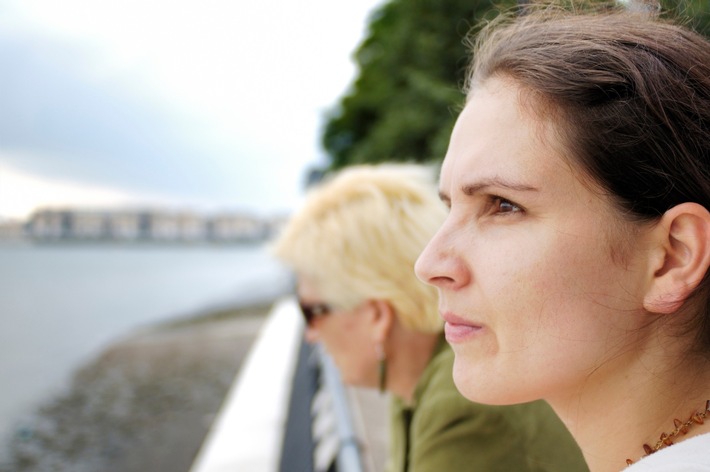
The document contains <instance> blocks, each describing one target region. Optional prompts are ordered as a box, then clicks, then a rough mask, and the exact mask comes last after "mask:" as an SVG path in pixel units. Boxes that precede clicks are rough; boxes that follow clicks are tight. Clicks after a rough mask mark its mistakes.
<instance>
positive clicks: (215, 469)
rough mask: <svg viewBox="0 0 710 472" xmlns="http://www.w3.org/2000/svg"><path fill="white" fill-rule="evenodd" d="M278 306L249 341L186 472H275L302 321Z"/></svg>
mask: <svg viewBox="0 0 710 472" xmlns="http://www.w3.org/2000/svg"><path fill="white" fill-rule="evenodd" d="M294 308H295V307H294V303H293V301H292V300H284V301H281V302H279V303H277V304H276V305H275V307H274V309H273V310H272V312H271V313H270V314H269V317H268V318H267V320H266V322H265V324H264V326H263V328H262V330H261V331H260V333H259V335H258V337H257V338H256V340H255V341H254V345H253V347H252V348H251V350H250V352H249V355H248V356H247V358H246V359H245V361H244V363H243V364H242V368H241V369H240V373H239V375H238V376H237V379H236V382H235V383H234V385H233V386H232V389H231V390H230V391H229V393H228V394H227V397H226V398H225V401H224V403H223V406H222V409H221V411H220V413H219V414H218V416H217V419H216V420H215V422H214V424H213V425H212V429H211V430H210V432H209V433H208V435H207V438H206V439H205V442H204V444H203V446H202V448H201V450H200V452H199V454H198V456H197V458H196V460H195V463H194V464H193V467H192V469H191V472H228V471H229V472H234V471H249V472H275V471H276V470H277V469H278V464H279V459H280V456H281V446H282V438H283V430H284V424H285V422H286V417H287V413H288V411H287V410H288V405H289V396H290V394H291V381H292V378H293V373H294V370H295V367H296V360H297V358H298V356H297V352H298V349H299V347H300V344H301V339H302V335H303V334H302V333H303V321H302V318H301V317H300V316H297V313H296V312H295V310H294Z"/></svg>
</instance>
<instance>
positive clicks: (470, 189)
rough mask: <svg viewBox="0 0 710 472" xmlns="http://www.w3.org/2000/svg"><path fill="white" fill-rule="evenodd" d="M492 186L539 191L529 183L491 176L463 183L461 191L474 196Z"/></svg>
mask: <svg viewBox="0 0 710 472" xmlns="http://www.w3.org/2000/svg"><path fill="white" fill-rule="evenodd" d="M490 187H494V188H501V189H506V190H513V191H516V192H537V191H539V189H538V188H537V187H533V186H531V185H527V184H522V183H518V182H513V181H509V180H505V179H501V178H498V177H496V178H491V179H482V180H480V181H478V182H474V183H470V184H463V185H462V186H461V193H463V194H464V195H466V196H469V197H470V196H473V195H475V194H477V193H479V192H482V191H483V190H486V189H488V188H490Z"/></svg>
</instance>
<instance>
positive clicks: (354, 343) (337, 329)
mask: <svg viewBox="0 0 710 472" xmlns="http://www.w3.org/2000/svg"><path fill="white" fill-rule="evenodd" d="M298 297H299V299H300V300H301V303H303V304H306V305H309V304H320V303H323V302H324V297H323V296H322V294H321V293H319V291H318V290H317V288H316V287H315V285H314V284H313V283H312V282H311V281H310V280H309V279H307V278H304V277H299V280H298ZM369 308H370V306H369V304H367V303H363V304H361V305H358V306H357V307H355V308H353V309H352V310H342V309H335V310H334V311H332V312H330V313H328V314H326V315H323V316H319V317H315V318H314V319H313V321H312V322H311V323H310V325H309V326H307V327H306V334H305V335H306V340H307V341H308V342H312V343H313V342H319V343H321V344H322V345H323V347H324V348H325V350H326V351H327V352H328V354H329V355H330V357H331V358H332V359H333V362H334V363H335V365H336V366H337V367H338V370H339V371H340V375H341V377H342V379H343V381H344V382H345V383H347V384H349V385H355V386H359V387H375V386H377V362H378V361H377V355H376V351H375V347H374V344H373V342H372V333H371V330H370V328H369V325H368V323H367V317H366V316H365V311H366V310H368V309H369Z"/></svg>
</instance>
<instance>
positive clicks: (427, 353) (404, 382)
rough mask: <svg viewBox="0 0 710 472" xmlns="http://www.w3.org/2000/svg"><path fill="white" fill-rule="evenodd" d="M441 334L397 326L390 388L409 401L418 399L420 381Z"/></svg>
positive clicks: (390, 362) (389, 364)
mask: <svg viewBox="0 0 710 472" xmlns="http://www.w3.org/2000/svg"><path fill="white" fill-rule="evenodd" d="M440 338H441V336H440V335H438V334H429V333H420V332H415V331H407V330H404V329H399V330H394V332H393V333H392V336H391V338H390V340H389V342H390V343H391V344H392V345H391V348H390V349H388V352H389V353H391V354H389V355H388V359H387V390H389V391H390V392H391V393H392V394H393V395H395V396H397V397H399V398H400V399H402V401H404V402H405V403H406V404H412V402H413V401H414V392H415V389H416V387H417V383H418V382H419V379H420V378H421V376H422V374H423V373H424V370H425V369H426V367H427V365H428V364H429V361H430V360H431V356H432V355H433V353H434V349H435V348H436V345H437V344H438V342H439V340H440Z"/></svg>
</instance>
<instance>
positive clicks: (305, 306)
mask: <svg viewBox="0 0 710 472" xmlns="http://www.w3.org/2000/svg"><path fill="white" fill-rule="evenodd" d="M298 306H299V307H300V308H301V313H303V318H304V319H305V320H306V324H307V325H308V326H310V325H311V323H313V319H315V318H319V317H321V316H325V315H327V314H329V313H330V312H331V311H333V309H332V308H331V307H330V305H326V304H325V303H303V302H302V301H300V300H299V301H298Z"/></svg>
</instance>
